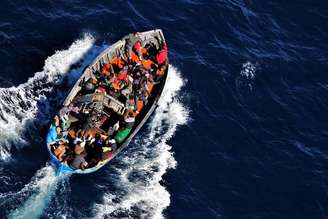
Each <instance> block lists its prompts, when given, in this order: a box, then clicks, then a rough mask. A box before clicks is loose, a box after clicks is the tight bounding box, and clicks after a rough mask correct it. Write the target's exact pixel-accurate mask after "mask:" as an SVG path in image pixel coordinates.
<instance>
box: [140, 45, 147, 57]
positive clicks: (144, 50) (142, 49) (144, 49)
mask: <svg viewBox="0 0 328 219" xmlns="http://www.w3.org/2000/svg"><path fill="white" fill-rule="evenodd" d="M140 52H141V54H142V55H145V54H146V53H147V49H146V48H145V47H141V49H140Z"/></svg>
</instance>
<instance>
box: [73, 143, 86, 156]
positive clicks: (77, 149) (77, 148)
mask: <svg viewBox="0 0 328 219" xmlns="http://www.w3.org/2000/svg"><path fill="white" fill-rule="evenodd" d="M83 152H84V147H82V146H81V144H76V145H75V147H74V153H75V154H76V155H79V154H81V153H83Z"/></svg>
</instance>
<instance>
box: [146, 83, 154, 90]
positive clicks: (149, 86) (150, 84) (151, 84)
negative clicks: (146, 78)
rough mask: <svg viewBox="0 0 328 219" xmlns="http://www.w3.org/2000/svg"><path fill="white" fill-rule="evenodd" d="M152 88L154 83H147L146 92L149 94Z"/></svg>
mask: <svg viewBox="0 0 328 219" xmlns="http://www.w3.org/2000/svg"><path fill="white" fill-rule="evenodd" d="M153 87H154V83H153V82H148V83H147V90H148V92H149V93H150V92H151V90H152V89H153Z"/></svg>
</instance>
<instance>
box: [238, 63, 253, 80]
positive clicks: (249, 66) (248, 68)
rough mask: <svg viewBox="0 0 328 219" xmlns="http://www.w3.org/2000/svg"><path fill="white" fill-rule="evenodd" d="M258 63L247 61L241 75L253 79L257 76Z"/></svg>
mask: <svg viewBox="0 0 328 219" xmlns="http://www.w3.org/2000/svg"><path fill="white" fill-rule="evenodd" d="M255 72H256V65H255V64H253V63H251V62H246V63H244V64H243V67H242V69H241V71H240V75H241V76H243V77H246V78H247V79H253V78H254V77H255Z"/></svg>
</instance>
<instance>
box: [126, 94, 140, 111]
mask: <svg viewBox="0 0 328 219" xmlns="http://www.w3.org/2000/svg"><path fill="white" fill-rule="evenodd" d="M125 107H126V108H127V109H128V110H129V111H135V110H137V104H136V102H135V100H134V96H133V95H130V97H129V99H128V101H126V104H125Z"/></svg>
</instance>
